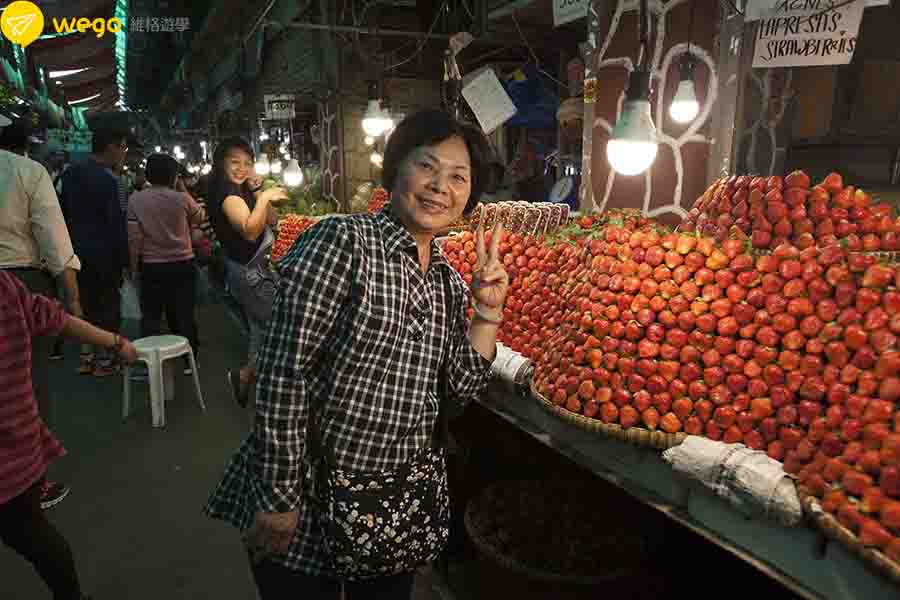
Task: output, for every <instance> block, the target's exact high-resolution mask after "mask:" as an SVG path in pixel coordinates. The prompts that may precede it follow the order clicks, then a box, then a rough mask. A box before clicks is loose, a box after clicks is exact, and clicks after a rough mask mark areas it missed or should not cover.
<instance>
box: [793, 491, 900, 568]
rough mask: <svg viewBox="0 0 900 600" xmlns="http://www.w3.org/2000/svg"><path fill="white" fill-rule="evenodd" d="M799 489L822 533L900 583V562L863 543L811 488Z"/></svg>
mask: <svg viewBox="0 0 900 600" xmlns="http://www.w3.org/2000/svg"><path fill="white" fill-rule="evenodd" d="M797 491H798V493H799V494H800V502H801V503H802V504H803V512H804V513H806V515H807V517H808V518H809V520H810V521H812V522H813V523H814V524H815V525H816V527H817V528H818V529H819V530H820V531H821V532H822V533H824V534H825V535H826V536H827V537H829V538H831V539H833V540H836V541H837V542H839V543H840V544H842V545H843V546H844V547H846V548H847V549H849V550H850V551H851V552H852V553H853V554H856V555H857V556H858V557H859V558H861V559H862V560H863V562H864V563H865V564H866V566H868V567H869V568H870V569H871V570H872V571H874V572H876V573H878V574H880V575H883V576H886V577H888V578H890V579H891V580H892V581H894V582H895V583H898V584H900V563H896V562H894V561H893V560H891V559H890V558H889V557H888V556H887V555H886V554H884V552H882V551H880V550H877V549H875V548H872V547H869V546H865V545H863V544H862V543H861V542H860V540H859V537H857V536H856V534H855V533H853V532H852V531H850V530H849V529H847V528H846V527H844V526H843V525H842V524H841V523H840V521H838V520H837V519H836V518H835V517H834V515H832V514H831V513H828V512H826V511H825V510H824V509H823V508H822V505H821V504H820V503H819V499H818V498H816V497H815V496H814V495H812V494H811V493H809V490H807V489H806V488H804V487H803V486H799V487H798V488H797Z"/></svg>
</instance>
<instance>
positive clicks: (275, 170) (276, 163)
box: [269, 158, 281, 175]
mask: <svg viewBox="0 0 900 600" xmlns="http://www.w3.org/2000/svg"><path fill="white" fill-rule="evenodd" d="M269 171H270V172H271V173H272V175H278V174H279V173H281V161H280V160H278V159H277V158H276V159H275V160H273V161H272V164H271V165H269Z"/></svg>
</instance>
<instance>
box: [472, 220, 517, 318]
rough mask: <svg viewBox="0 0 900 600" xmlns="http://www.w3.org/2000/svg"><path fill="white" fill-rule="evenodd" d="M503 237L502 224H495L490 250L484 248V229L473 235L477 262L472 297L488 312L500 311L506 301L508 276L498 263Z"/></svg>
mask: <svg viewBox="0 0 900 600" xmlns="http://www.w3.org/2000/svg"><path fill="white" fill-rule="evenodd" d="M502 236H503V224H502V223H497V225H496V226H495V227H494V231H493V232H492V233H491V245H490V248H486V247H485V242H484V227H482V226H479V227H478V231H477V232H476V233H475V251H476V253H477V255H478V262H477V264H476V265H475V269H474V270H473V272H472V295H473V296H474V297H475V302H476V303H478V304H480V305H481V306H482V307H484V308H486V309H490V310H497V311H500V310H502V309H503V302H504V301H505V300H506V292H507V290H508V289H509V275H507V273H506V269H505V268H503V263H502V262H500V239H501V237H502Z"/></svg>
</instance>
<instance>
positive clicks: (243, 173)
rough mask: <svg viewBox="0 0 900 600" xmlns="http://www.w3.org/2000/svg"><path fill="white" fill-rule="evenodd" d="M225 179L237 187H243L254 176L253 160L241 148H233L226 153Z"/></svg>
mask: <svg viewBox="0 0 900 600" xmlns="http://www.w3.org/2000/svg"><path fill="white" fill-rule="evenodd" d="M224 167H225V177H227V178H228V181H230V182H231V183H234V184H236V185H241V184H243V183H244V182H245V181H247V178H248V177H250V176H251V175H253V158H252V157H251V156H250V155H249V154H247V152H246V151H244V150H241V149H240V148H231V149H230V150H228V152H226V153H225V164H224Z"/></svg>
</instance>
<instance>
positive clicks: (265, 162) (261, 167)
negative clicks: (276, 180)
mask: <svg viewBox="0 0 900 600" xmlns="http://www.w3.org/2000/svg"><path fill="white" fill-rule="evenodd" d="M269 168H270V166H269V156H268V155H267V154H260V155H259V160H257V161H256V164H255V165H253V170H254V171H256V174H257V175H262V176H263V177H265V176H266V175H268V174H269Z"/></svg>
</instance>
